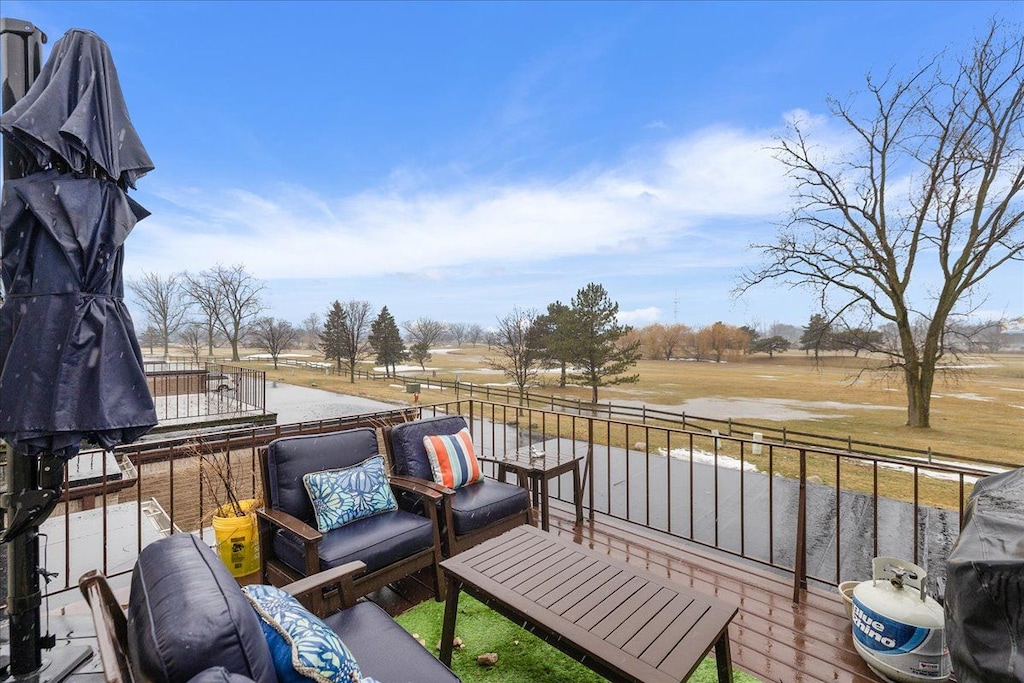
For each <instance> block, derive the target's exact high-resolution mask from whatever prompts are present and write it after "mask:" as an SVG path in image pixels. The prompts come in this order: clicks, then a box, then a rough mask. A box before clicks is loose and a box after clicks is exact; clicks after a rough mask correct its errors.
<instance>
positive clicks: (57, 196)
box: [0, 29, 157, 458]
mask: <svg viewBox="0 0 1024 683" xmlns="http://www.w3.org/2000/svg"><path fill="white" fill-rule="evenodd" d="M0 131H2V132H3V134H4V135H6V136H7V137H8V138H9V139H11V140H12V141H14V142H15V143H16V144H17V145H18V147H19V148H20V149H21V150H23V151H24V152H26V153H27V154H28V155H29V156H30V157H31V160H33V161H34V164H35V166H36V167H38V168H39V169H41V170H39V171H38V172H36V173H32V174H31V175H28V176H25V177H24V178H20V179H16V180H9V181H7V182H6V183H5V184H4V190H3V199H2V202H3V204H2V210H0V240H2V242H0V243H2V249H3V251H2V281H3V286H4V290H5V292H6V298H5V300H4V303H3V306H2V308H0V367H2V370H0V438H3V439H5V440H6V441H8V442H9V443H10V444H11V445H12V446H13V448H14V449H15V450H16V451H18V452H21V453H24V454H27V455H40V454H52V455H55V456H58V457H64V458H68V457H72V456H74V455H75V454H77V452H78V449H79V444H80V442H81V440H82V439H87V440H89V441H92V442H94V443H97V444H99V445H101V446H102V447H104V448H112V447H113V446H115V445H117V444H120V443H129V442H131V441H133V440H135V439H137V438H138V437H139V436H141V435H142V434H144V433H146V432H147V431H148V430H149V429H151V428H152V427H153V426H154V425H155V424H156V422H157V419H156V411H155V410H154V406H153V399H152V397H151V395H150V393H149V388H148V386H147V384H146V377H145V373H144V371H143V365H142V353H141V350H140V349H139V345H138V341H137V339H136V336H135V330H134V327H133V325H132V321H131V316H130V315H129V313H128V310H127V308H126V307H125V304H124V301H123V298H122V297H123V293H124V292H123V289H124V286H123V276H122V267H123V261H124V242H125V239H126V238H127V237H128V234H129V233H130V232H131V230H132V228H133V227H134V226H135V224H136V223H137V222H138V221H139V220H141V219H142V218H144V217H146V216H147V215H148V212H147V211H146V210H145V209H144V208H142V207H141V206H140V205H139V204H138V203H136V202H135V201H133V200H132V199H130V198H129V197H128V196H127V194H126V193H125V191H124V189H123V188H124V187H127V186H133V184H134V181H135V180H136V179H137V178H139V177H140V176H141V175H143V174H144V173H145V172H146V171H148V170H150V169H152V168H153V165H152V162H151V161H150V159H149V155H148V154H147V153H146V150H145V148H143V146H142V143H141V141H140V140H139V137H138V135H137V134H136V132H135V129H134V127H133V126H132V125H131V121H130V120H129V118H128V112H127V109H126V108H125V106H124V98H123V96H122V94H121V89H120V85H119V82H118V79H117V73H116V71H115V70H114V68H113V61H112V59H111V57H110V53H109V48H108V47H107V45H106V43H104V42H103V41H102V40H101V39H100V38H99V37H98V36H96V35H95V34H94V33H91V32H89V31H82V30H78V29H73V30H71V31H69V32H68V33H67V34H65V36H64V37H63V38H61V40H60V41H58V42H57V44H56V45H54V49H53V51H52V53H51V55H50V57H49V59H48V60H47V62H46V65H45V66H44V67H43V70H42V72H41V74H40V77H39V78H38V79H37V80H36V81H35V83H34V84H33V86H32V87H31V88H30V89H29V91H28V93H27V94H26V95H25V97H23V98H22V99H21V100H19V101H18V102H17V103H16V104H15V105H14V106H12V107H11V109H9V110H8V111H7V112H6V113H4V115H3V117H2V119H0Z"/></svg>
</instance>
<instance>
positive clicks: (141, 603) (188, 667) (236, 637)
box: [128, 534, 277, 683]
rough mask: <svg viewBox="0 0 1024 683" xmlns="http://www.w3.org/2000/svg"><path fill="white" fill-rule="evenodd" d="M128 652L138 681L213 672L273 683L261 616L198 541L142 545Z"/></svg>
mask: <svg viewBox="0 0 1024 683" xmlns="http://www.w3.org/2000/svg"><path fill="white" fill-rule="evenodd" d="M128 653H129V659H130V660H131V666H132V671H133V672H134V674H135V678H136V680H140V681H154V682H156V683H185V682H186V681H188V680H189V679H190V678H192V677H193V676H196V675H197V674H199V673H201V672H202V671H204V670H205V669H207V668H208V667H211V666H222V667H224V668H225V669H227V671H228V672H229V673H233V674H238V675H241V676H245V677H247V678H251V679H252V680H254V681H257V683H276V682H277V675H276V674H275V673H274V664H273V661H272V660H271V658H270V650H269V649H268V648H267V642H266V640H265V638H264V636H263V629H262V628H261V627H260V623H259V618H258V617H257V616H256V613H255V612H254V611H253V609H252V607H251V606H250V605H249V601H248V600H246V599H245V596H244V595H243V594H242V591H241V589H240V588H239V587H238V584H237V583H236V582H235V579H234V577H233V576H231V573H230V572H229V571H228V569H227V567H225V566H224V563H223V562H221V561H220V558H218V557H217V555H216V554H215V553H214V552H213V551H212V550H211V549H210V548H208V547H207V546H206V545H205V544H204V543H203V542H202V541H201V540H199V538H198V537H196V536H194V535H192V534H174V535H173V536H170V537H168V538H162V539H160V540H159V541H156V542H155V543H152V544H150V545H148V546H146V547H145V548H144V549H143V551H142V553H141V554H140V555H139V561H138V562H137V563H136V564H135V570H134V571H133V572H132V588H131V598H130V600H129V603H128Z"/></svg>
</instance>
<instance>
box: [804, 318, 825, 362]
mask: <svg viewBox="0 0 1024 683" xmlns="http://www.w3.org/2000/svg"><path fill="white" fill-rule="evenodd" d="M831 327H832V326H831V324H830V323H829V321H828V320H827V319H826V318H825V316H823V315H822V314H821V313H815V314H814V315H812V316H811V319H810V321H809V322H808V323H807V327H805V328H804V332H803V334H802V335H800V348H801V349H803V350H804V351H809V350H811V349H814V358H815V360H817V358H818V356H819V354H820V353H821V351H822V349H827V348H828V347H829V345H830V344H831V337H832V334H831Z"/></svg>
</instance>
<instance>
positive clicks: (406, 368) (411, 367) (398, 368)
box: [373, 365, 438, 372]
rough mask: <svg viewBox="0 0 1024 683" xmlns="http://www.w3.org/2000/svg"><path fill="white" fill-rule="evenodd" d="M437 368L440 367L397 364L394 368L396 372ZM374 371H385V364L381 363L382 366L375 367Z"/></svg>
mask: <svg viewBox="0 0 1024 683" xmlns="http://www.w3.org/2000/svg"><path fill="white" fill-rule="evenodd" d="M437 369H438V368H432V367H429V366H428V367H426V368H421V367H420V366H418V365H396V366H395V368H394V370H395V372H424V371H426V370H437ZM373 371H374V372H384V366H383V365H381V366H380V367H375V368H374V369H373Z"/></svg>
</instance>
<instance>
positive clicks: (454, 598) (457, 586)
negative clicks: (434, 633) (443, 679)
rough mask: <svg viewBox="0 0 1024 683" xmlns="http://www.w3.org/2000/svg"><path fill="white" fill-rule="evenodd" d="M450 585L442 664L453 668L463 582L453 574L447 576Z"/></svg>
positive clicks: (442, 633)
mask: <svg viewBox="0 0 1024 683" xmlns="http://www.w3.org/2000/svg"><path fill="white" fill-rule="evenodd" d="M445 581H446V583H447V584H448V597H447V598H446V599H445V602H444V623H443V624H442V626H441V655H440V660H441V663H442V664H444V665H445V666H447V667H449V668H451V665H452V648H453V647H454V643H455V617H456V616H458V613H459V591H461V590H462V582H461V581H459V580H458V579H456V578H455V577H454V576H452V575H451V574H447V575H446V576H445Z"/></svg>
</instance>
